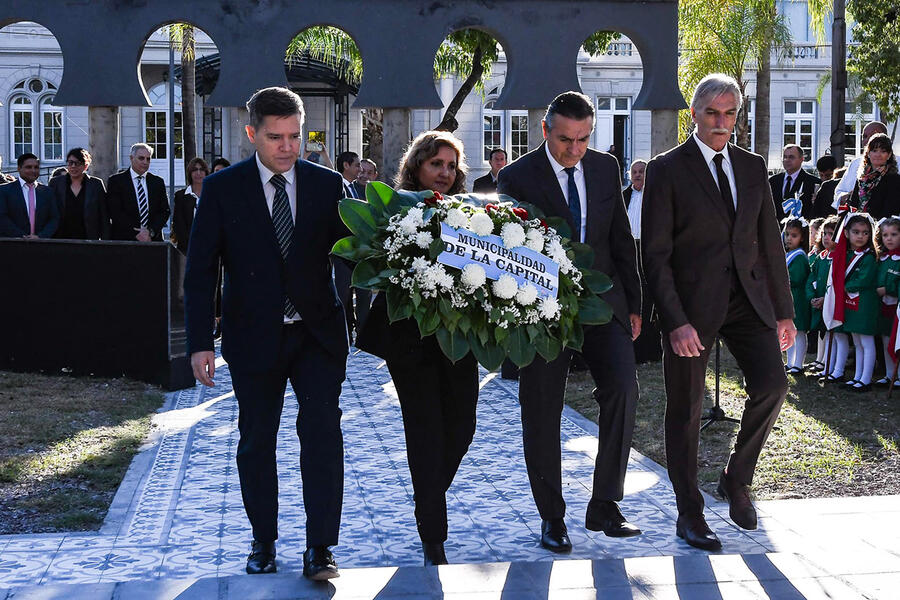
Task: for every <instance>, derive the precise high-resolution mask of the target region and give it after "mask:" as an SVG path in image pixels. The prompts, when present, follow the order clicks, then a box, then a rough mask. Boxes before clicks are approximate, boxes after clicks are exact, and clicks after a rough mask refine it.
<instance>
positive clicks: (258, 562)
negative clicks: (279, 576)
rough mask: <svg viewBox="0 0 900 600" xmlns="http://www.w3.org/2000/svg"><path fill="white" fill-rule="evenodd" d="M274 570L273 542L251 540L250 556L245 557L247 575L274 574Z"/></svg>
mask: <svg viewBox="0 0 900 600" xmlns="http://www.w3.org/2000/svg"><path fill="white" fill-rule="evenodd" d="M275 570H276V569H275V542H257V541H256V540H253V546H251V548H250V556H248V557H247V573H249V574H250V575H259V574H260V573H274V572H275Z"/></svg>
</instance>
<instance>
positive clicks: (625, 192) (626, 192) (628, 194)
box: [622, 184, 634, 211]
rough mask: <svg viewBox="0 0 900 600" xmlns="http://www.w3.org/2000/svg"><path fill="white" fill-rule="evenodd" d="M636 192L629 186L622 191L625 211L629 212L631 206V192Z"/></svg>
mask: <svg viewBox="0 0 900 600" xmlns="http://www.w3.org/2000/svg"><path fill="white" fill-rule="evenodd" d="M633 191H634V188H633V187H631V185H630V184H629V186H628V187H627V188H625V189H624V190H622V200H624V201H625V210H626V211H627V210H628V207H629V206H631V192H633Z"/></svg>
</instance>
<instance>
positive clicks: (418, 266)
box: [412, 256, 429, 271]
mask: <svg viewBox="0 0 900 600" xmlns="http://www.w3.org/2000/svg"><path fill="white" fill-rule="evenodd" d="M428 265H429V263H428V261H427V260H425V259H424V258H423V257H421V256H417V257H416V258H415V259H414V260H413V262H412V270H413V271H424V270H425V269H427V268H428Z"/></svg>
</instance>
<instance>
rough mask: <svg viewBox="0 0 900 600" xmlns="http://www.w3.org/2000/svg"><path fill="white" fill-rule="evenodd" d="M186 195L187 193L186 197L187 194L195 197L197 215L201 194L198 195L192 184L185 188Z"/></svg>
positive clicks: (195, 213) (195, 212) (195, 214)
mask: <svg viewBox="0 0 900 600" xmlns="http://www.w3.org/2000/svg"><path fill="white" fill-rule="evenodd" d="M184 195H185V197H187V196H193V197H194V216H195V217H196V216H197V207H198V206H200V196H198V195H197V194H195V193H194V188H193V187H191V186H187V187H186V188H184Z"/></svg>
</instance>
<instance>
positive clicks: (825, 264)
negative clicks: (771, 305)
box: [806, 252, 831, 331]
mask: <svg viewBox="0 0 900 600" xmlns="http://www.w3.org/2000/svg"><path fill="white" fill-rule="evenodd" d="M822 254H823V252H820V253H818V254H814V255H813V258H812V261H811V263H810V272H809V277H807V279H806V301H807V303H808V302H810V301H811V300H812V299H813V298H824V297H825V287H826V286H827V285H828V269H829V267H831V259H830V258H822ZM809 311H810V323H809V331H824V330H825V327H824V325H823V324H822V309H821V308H813V307H811V306H810V308H809Z"/></svg>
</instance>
